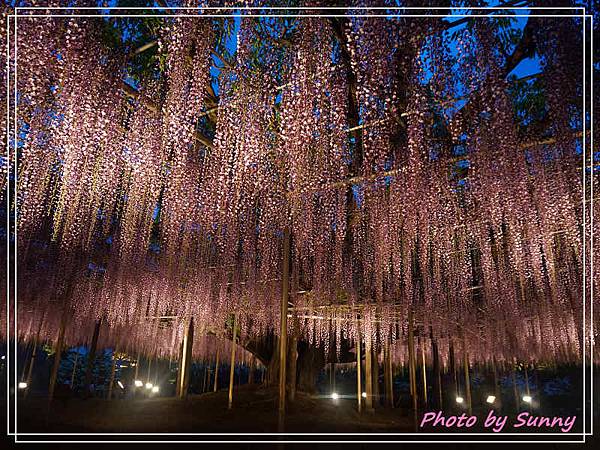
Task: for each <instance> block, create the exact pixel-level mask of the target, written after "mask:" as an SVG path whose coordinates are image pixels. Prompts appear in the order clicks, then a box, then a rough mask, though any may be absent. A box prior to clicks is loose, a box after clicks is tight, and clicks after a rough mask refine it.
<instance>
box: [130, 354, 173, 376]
mask: <svg viewBox="0 0 600 450" xmlns="http://www.w3.org/2000/svg"><path fill="white" fill-rule="evenodd" d="M169 368H170V367H169ZM139 370H140V352H138V354H137V358H136V360H135V374H134V375H133V381H135V380H137V379H138V373H139Z"/></svg>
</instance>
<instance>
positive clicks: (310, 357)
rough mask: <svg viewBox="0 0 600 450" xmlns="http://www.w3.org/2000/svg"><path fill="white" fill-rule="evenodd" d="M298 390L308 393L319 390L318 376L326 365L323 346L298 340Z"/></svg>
mask: <svg viewBox="0 0 600 450" xmlns="http://www.w3.org/2000/svg"><path fill="white" fill-rule="evenodd" d="M296 365H297V373H298V379H297V383H296V387H297V389H298V390H300V391H303V392H308V393H311V394H312V393H315V392H316V391H317V386H316V385H317V377H318V376H319V373H320V372H321V370H323V367H324V366H325V355H324V354H323V349H322V348H317V347H312V346H309V345H308V343H307V342H305V341H300V342H298V360H297V363H296Z"/></svg>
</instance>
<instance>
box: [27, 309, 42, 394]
mask: <svg viewBox="0 0 600 450" xmlns="http://www.w3.org/2000/svg"><path fill="white" fill-rule="evenodd" d="M44 317H45V314H43V315H42V318H41V319H40V324H39V325H38V330H37V333H36V335H35V340H34V341H33V349H32V350H31V358H30V359H29V367H28V368H27V378H26V379H25V382H26V383H27V389H25V392H24V393H23V397H27V395H28V394H29V391H30V390H31V377H32V375H33V366H34V364H35V359H36V357H37V347H38V345H39V343H40V333H41V331H42V325H43V323H44Z"/></svg>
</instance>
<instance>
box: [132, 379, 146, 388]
mask: <svg viewBox="0 0 600 450" xmlns="http://www.w3.org/2000/svg"><path fill="white" fill-rule="evenodd" d="M134 384H135V387H142V386H143V385H144V383H142V381H141V380H135V381H134Z"/></svg>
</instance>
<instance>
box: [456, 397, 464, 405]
mask: <svg viewBox="0 0 600 450" xmlns="http://www.w3.org/2000/svg"><path fill="white" fill-rule="evenodd" d="M464 401H465V399H464V398H462V397H460V396H459V397H456V403H461V404H462V403H463V402H464Z"/></svg>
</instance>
